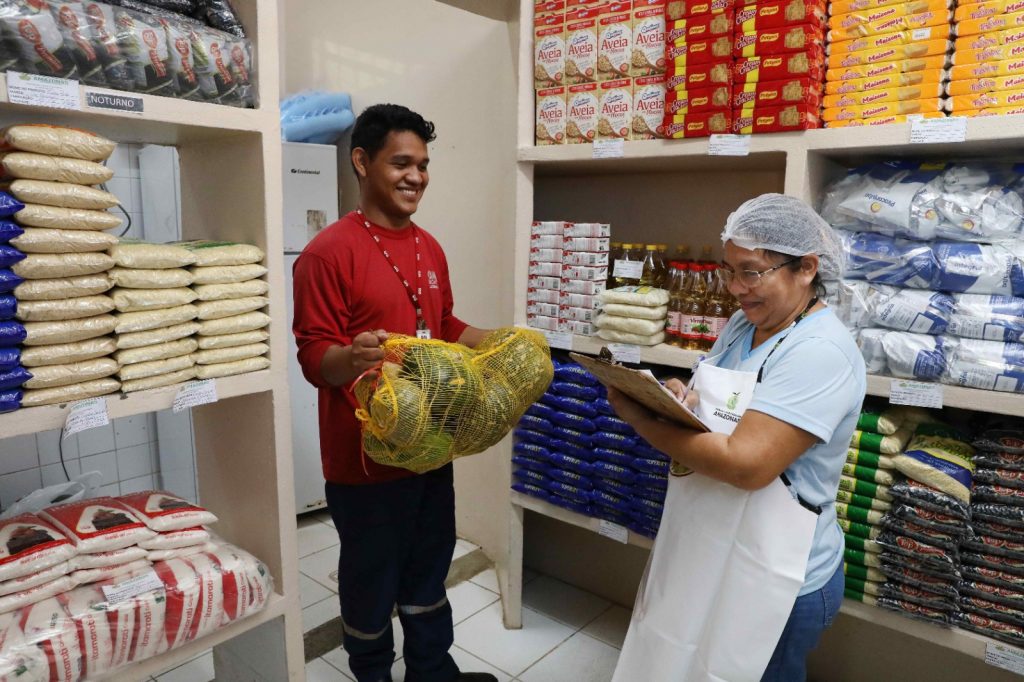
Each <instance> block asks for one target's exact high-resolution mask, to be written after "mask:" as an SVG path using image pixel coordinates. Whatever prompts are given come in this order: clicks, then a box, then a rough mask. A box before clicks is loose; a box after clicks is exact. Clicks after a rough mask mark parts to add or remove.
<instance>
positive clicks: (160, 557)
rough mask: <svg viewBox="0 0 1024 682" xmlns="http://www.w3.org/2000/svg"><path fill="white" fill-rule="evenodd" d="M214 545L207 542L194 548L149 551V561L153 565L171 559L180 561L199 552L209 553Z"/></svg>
mask: <svg viewBox="0 0 1024 682" xmlns="http://www.w3.org/2000/svg"><path fill="white" fill-rule="evenodd" d="M213 546H214V545H211V544H210V543H208V542H205V543H203V544H201V545H194V546H192V547H181V548H179V549H153V550H150V551H149V555H148V557H147V558H148V559H149V560H150V561H152V562H153V563H156V562H158V561H169V560H171V559H180V558H182V557H187V556H192V555H193V554H198V553H199V552H207V551H209V550H210V549H211V548H212V547H213Z"/></svg>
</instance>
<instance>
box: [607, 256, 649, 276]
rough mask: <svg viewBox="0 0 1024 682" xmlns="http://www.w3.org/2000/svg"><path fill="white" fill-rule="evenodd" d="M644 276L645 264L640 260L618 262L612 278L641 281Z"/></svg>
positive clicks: (614, 267) (613, 268) (613, 269)
mask: <svg viewBox="0 0 1024 682" xmlns="http://www.w3.org/2000/svg"><path fill="white" fill-rule="evenodd" d="M642 274H644V264H643V263H642V262H641V261H638V260H616V261H615V265H614V266H613V267H612V277H621V278H622V279H640V275H642Z"/></svg>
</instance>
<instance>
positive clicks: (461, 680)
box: [455, 673, 498, 682]
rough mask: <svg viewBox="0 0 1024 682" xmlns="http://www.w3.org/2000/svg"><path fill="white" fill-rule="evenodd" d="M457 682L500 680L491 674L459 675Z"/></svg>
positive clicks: (490, 681)
mask: <svg viewBox="0 0 1024 682" xmlns="http://www.w3.org/2000/svg"><path fill="white" fill-rule="evenodd" d="M455 682H498V678H497V677H495V676H494V675H492V674H490V673H459V676H458V677H456V678H455Z"/></svg>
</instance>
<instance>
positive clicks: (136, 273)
mask: <svg viewBox="0 0 1024 682" xmlns="http://www.w3.org/2000/svg"><path fill="white" fill-rule="evenodd" d="M107 274H108V275H110V279H111V280H112V281H113V283H114V284H116V285H117V286H119V287H123V288H125V289H173V288H178V287H187V286H188V285H190V284H192V273H191V272H189V271H188V270H185V269H183V268H181V269H180V268H167V269H165V270H136V269H135V268H118V267H115V268H111V270H110V272H109V273H107Z"/></svg>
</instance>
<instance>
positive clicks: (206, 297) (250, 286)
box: [11, 241, 270, 301]
mask: <svg viewBox="0 0 1024 682" xmlns="http://www.w3.org/2000/svg"><path fill="white" fill-rule="evenodd" d="M11 243H12V244H13V243H14V242H13V241H12V242H11ZM192 289H193V290H194V291H195V292H196V295H197V296H199V300H200V301H223V300H224V299H226V298H245V297H246V296H262V295H263V294H265V293H267V292H268V291H270V285H269V284H267V283H266V282H264V281H263V280H262V279H251V280H249V281H248V282H235V283H234V284H197V285H195V286H193V287H192Z"/></svg>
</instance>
